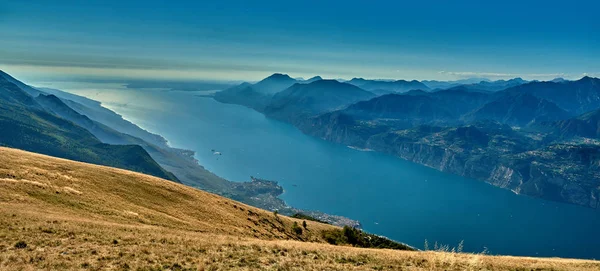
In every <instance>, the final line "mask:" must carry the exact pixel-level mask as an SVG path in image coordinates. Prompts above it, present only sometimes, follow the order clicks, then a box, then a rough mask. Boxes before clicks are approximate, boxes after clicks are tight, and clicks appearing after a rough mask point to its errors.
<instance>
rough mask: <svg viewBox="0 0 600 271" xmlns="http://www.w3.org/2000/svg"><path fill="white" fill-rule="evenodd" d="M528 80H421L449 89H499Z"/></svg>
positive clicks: (426, 83)
mask: <svg viewBox="0 0 600 271" xmlns="http://www.w3.org/2000/svg"><path fill="white" fill-rule="evenodd" d="M527 82H528V81H526V80H523V79H522V78H519V77H517V78H513V79H509V80H496V81H491V80H489V79H486V78H471V79H465V80H458V81H423V83H424V84H425V85H427V86H428V87H430V88H431V89H449V88H454V87H462V88H464V89H473V90H477V91H492V92H494V91H500V90H504V89H507V88H509V87H514V86H518V85H522V84H525V83H527Z"/></svg>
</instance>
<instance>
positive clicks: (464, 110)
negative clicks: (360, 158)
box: [215, 74, 600, 208]
mask: <svg viewBox="0 0 600 271" xmlns="http://www.w3.org/2000/svg"><path fill="white" fill-rule="evenodd" d="M267 79H269V80H267ZM267 79H265V80H263V81H265V82H263V81H261V82H263V83H261V84H260V85H259V84H258V83H257V84H254V85H250V84H242V85H240V86H238V87H234V88H232V89H229V90H225V91H223V92H222V93H217V95H216V97H215V98H216V99H217V100H218V101H221V102H229V103H237V104H241V105H246V106H249V107H251V108H254V109H256V110H258V111H260V112H263V113H264V114H265V115H266V116H268V117H272V118H275V119H279V120H283V121H286V122H290V123H292V124H294V125H295V126H296V127H298V128H299V129H300V130H301V131H303V132H304V133H306V134H309V135H313V136H316V137H320V138H323V139H325V140H329V141H333V142H337V143H341V144H344V145H350V146H355V147H358V148H364V149H373V150H376V151H381V152H386V153H390V154H393V155H396V156H398V157H401V158H403V159H406V160H410V161H414V162H416V163H420V164H423V165H427V166H430V167H433V168H436V169H439V170H441V171H446V172H450V173H454V174H458V175H462V176H467V177H472V178H475V179H479V180H482V181H486V182H488V183H490V184H493V185H496V186H499V187H502V188H506V189H510V190H512V191H514V192H515V193H520V194H526V195H531V196H536V197H541V198H545V199H549V200H556V201H562V202H569V203H573V204H578V205H583V206H588V207H592V208H597V207H598V206H600V203H599V202H598V199H599V198H600V191H599V190H598V189H597V187H598V186H600V171H598V168H599V167H600V137H599V135H600V128H599V127H600V122H599V119H600V117H599V115H600V113H598V112H599V111H598V110H599V109H600V79H597V78H590V77H584V78H582V79H580V80H576V81H567V80H564V79H560V78H559V79H555V80H552V81H549V82H539V81H531V82H528V81H525V80H523V79H521V78H515V79H511V80H498V81H490V80H479V79H477V80H467V81H454V82H440V81H423V82H418V81H403V80H399V81H391V80H365V79H360V78H355V79H352V80H350V81H347V82H338V81H334V80H319V81H316V82H312V83H308V84H307V83H306V82H298V81H296V82H293V81H294V79H291V78H289V76H285V75H280V74H277V75H273V76H271V77H269V78H267ZM290 79H291V80H290ZM274 80H276V81H277V82H279V83H278V84H277V87H271V86H275V84H273V81H274ZM259 83H260V82H259ZM267 83H269V84H267ZM292 83H293V84H292ZM290 84H292V85H290ZM288 85H289V86H288ZM349 86H351V87H349ZM263 87H264V88H265V90H263V89H262V88H263ZM240 88H250V89H251V91H250V90H248V89H246V90H244V91H241V90H240ZM277 88H279V91H274V90H275V89H277ZM249 93H251V94H252V95H248V94H249ZM257 94H259V95H257Z"/></svg>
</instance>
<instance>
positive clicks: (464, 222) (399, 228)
mask: <svg viewBox="0 0 600 271" xmlns="http://www.w3.org/2000/svg"><path fill="white" fill-rule="evenodd" d="M82 86H83V85H75V84H66V83H63V84H62V85H61V88H62V89H63V90H67V91H71V92H73V93H76V94H80V95H83V96H87V97H89V98H92V99H95V100H99V101H101V102H103V103H104V104H105V106H107V107H108V108H110V109H112V110H114V111H116V112H117V113H119V114H122V115H123V116H124V117H125V118H126V119H129V120H131V121H132V122H134V123H136V124H138V125H140V126H141V127H143V128H145V129H148V130H149V131H151V132H154V133H158V134H160V135H162V136H164V137H165V138H167V139H168V140H169V142H170V144H171V145H172V146H174V147H179V148H186V149H191V150H194V151H196V152H197V154H196V158H197V159H198V160H199V161H200V164H202V165H203V166H204V167H206V168H207V169H208V170H210V171H212V172H214V173H216V174H217V175H219V176H222V177H224V178H226V179H229V180H232V181H248V180H249V177H250V176H256V177H260V178H265V179H270V180H276V181H278V182H279V183H280V184H281V185H282V186H283V187H284V189H285V193H284V194H283V196H282V198H283V199H284V200H285V201H286V202H287V203H288V204H289V205H291V206H294V207H297V208H302V209H310V210H320V211H323V212H326V213H331V214H336V215H343V216H347V217H349V218H352V219H357V220H360V221H361V222H362V224H363V227H364V229H365V230H367V231H369V232H372V233H376V234H380V235H385V236H388V237H390V238H392V239H395V240H398V241H402V242H405V243H408V244H410V245H413V246H416V247H419V248H422V247H423V243H424V241H425V239H427V240H428V242H429V244H430V246H433V244H434V242H436V241H437V242H438V243H442V244H449V245H450V246H456V245H457V244H458V243H459V242H460V241H461V240H464V244H465V250H466V251H470V252H481V251H483V250H484V249H485V248H487V249H488V250H489V251H490V253H492V254H510V255H529V256H560V257H578V258H600V247H599V246H598V244H599V243H600V235H598V234H597V229H598V228H599V226H600V212H598V211H597V210H592V209H587V208H583V207H579V206H574V205H568V204H562V203H556V202H549V201H544V200H540V199H535V198H531V197H526V196H519V195H515V194H513V193H512V192H510V191H507V190H503V189H499V188H496V187H492V186H490V185H487V184H485V183H483V182H480V181H475V180H470V179H466V178H462V177H458V176H454V175H450V174H446V173H441V172H438V171H436V170H433V169H430V168H427V167H424V166H421V165H417V164H414V163H411V162H407V161H404V160H401V159H398V158H395V157H392V156H389V155H383V154H379V153H374V152H361V151H357V150H352V149H350V148H347V147H345V146H342V145H339V144H333V143H329V142H326V141H323V140H320V139H317V138H314V137H310V136H306V135H304V134H302V133H301V132H300V131H298V130H297V129H295V128H294V127H292V126H290V125H288V124H285V123H282V122H278V121H275V120H271V119H268V118H265V117H264V116H263V115H262V114H260V113H257V112H255V111H253V110H251V109H248V108H245V107H242V106H237V105H227V104H221V103H219V102H216V101H214V100H213V99H211V98H205V97H198V96H196V95H198V94H199V93H194V92H173V91H160V90H143V91H142V90H133V89H124V88H122V87H121V86H120V85H119V84H110V85H107V84H97V85H90V84H85V87H82ZM212 149H214V150H216V151H219V152H222V154H223V155H221V156H215V155H213V153H212V152H211V150H212Z"/></svg>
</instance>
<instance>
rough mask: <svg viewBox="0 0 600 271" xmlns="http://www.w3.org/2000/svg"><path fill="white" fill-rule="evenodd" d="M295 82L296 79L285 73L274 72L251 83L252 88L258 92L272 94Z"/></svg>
mask: <svg viewBox="0 0 600 271" xmlns="http://www.w3.org/2000/svg"><path fill="white" fill-rule="evenodd" d="M296 83H298V81H297V80H296V79H293V78H291V77H290V76H289V75H287V74H281V73H275V74H273V75H271V76H269V77H267V78H265V79H263V80H261V81H259V82H258V83H256V84H254V85H252V88H253V89H254V90H256V91H258V92H259V93H262V94H270V95H272V94H275V93H277V92H280V91H282V90H284V89H286V88H288V87H290V86H292V85H293V84H296Z"/></svg>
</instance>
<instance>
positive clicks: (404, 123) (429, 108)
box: [326, 88, 490, 128]
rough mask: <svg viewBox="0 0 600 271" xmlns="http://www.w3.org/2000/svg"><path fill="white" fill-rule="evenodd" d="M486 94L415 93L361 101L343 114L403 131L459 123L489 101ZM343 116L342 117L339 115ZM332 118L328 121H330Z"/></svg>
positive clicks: (449, 90) (462, 91) (455, 91)
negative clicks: (462, 117)
mask: <svg viewBox="0 0 600 271" xmlns="http://www.w3.org/2000/svg"><path fill="white" fill-rule="evenodd" d="M489 98H490V95H489V94H488V93H485V92H471V91H469V90H463V89H460V88H452V89H447V90H441V91H436V92H425V91H421V90H412V91H409V92H407V93H404V94H388V95H383V96H379V97H376V98H373V99H371V100H367V101H361V102H358V103H355V104H352V105H350V106H348V108H346V109H343V110H341V111H340V113H341V114H343V115H346V116H349V117H352V118H355V119H357V120H364V121H370V123H371V124H375V123H378V124H381V125H388V126H394V127H396V128H399V127H404V128H408V127H412V126H413V125H421V124H445V125H447V124H452V123H457V121H458V120H459V118H460V116H462V115H463V114H465V113H468V112H470V111H472V110H474V109H476V108H477V107H479V106H481V105H483V104H485V103H486V102H488V101H489ZM338 116H341V115H338ZM326 118H328V117H326Z"/></svg>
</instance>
